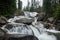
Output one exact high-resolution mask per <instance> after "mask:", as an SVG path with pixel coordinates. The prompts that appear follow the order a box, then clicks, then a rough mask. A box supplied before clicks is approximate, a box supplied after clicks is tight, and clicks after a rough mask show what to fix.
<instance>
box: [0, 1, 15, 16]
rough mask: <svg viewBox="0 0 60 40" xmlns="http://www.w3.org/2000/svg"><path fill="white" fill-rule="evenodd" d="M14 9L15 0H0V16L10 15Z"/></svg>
mask: <svg viewBox="0 0 60 40" xmlns="http://www.w3.org/2000/svg"><path fill="white" fill-rule="evenodd" d="M15 10H16V0H0V16H1V15H3V16H11V15H13V14H14V12H15Z"/></svg>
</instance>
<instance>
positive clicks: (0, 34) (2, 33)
mask: <svg viewBox="0 0 60 40" xmlns="http://www.w3.org/2000/svg"><path fill="white" fill-rule="evenodd" d="M5 34H6V32H5V31H4V30H2V29H1V28H0V40H3V39H4V38H5Z"/></svg>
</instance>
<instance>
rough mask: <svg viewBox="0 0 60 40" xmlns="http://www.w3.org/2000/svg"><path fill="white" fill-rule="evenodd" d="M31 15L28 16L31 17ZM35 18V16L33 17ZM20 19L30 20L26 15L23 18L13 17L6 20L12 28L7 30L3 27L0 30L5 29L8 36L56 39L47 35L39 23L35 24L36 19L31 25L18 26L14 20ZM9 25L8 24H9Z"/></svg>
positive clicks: (41, 39)
mask: <svg viewBox="0 0 60 40" xmlns="http://www.w3.org/2000/svg"><path fill="white" fill-rule="evenodd" d="M32 15H33V14H30V16H32ZM33 16H36V15H33ZM21 18H28V19H29V18H30V17H29V15H28V13H25V16H15V17H14V18H11V19H9V20H8V22H11V25H12V26H13V27H12V28H11V29H7V28H6V26H7V25H5V26H3V27H2V29H5V30H6V31H7V33H8V34H25V35H34V36H36V37H37V38H38V39H39V40H56V37H55V36H54V35H48V33H47V32H46V31H49V30H47V29H46V28H44V25H43V24H42V23H40V22H37V17H34V20H35V21H34V22H33V23H32V25H26V24H19V23H15V22H14V21H15V20H18V19H21ZM9 25H10V24H9Z"/></svg>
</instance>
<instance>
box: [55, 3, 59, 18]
mask: <svg viewBox="0 0 60 40" xmlns="http://www.w3.org/2000/svg"><path fill="white" fill-rule="evenodd" d="M59 17H60V4H58V5H57V6H56V10H55V12H54V18H59Z"/></svg>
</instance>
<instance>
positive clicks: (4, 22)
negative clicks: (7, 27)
mask: <svg viewBox="0 0 60 40" xmlns="http://www.w3.org/2000/svg"><path fill="white" fill-rule="evenodd" d="M6 23H7V19H6V18H5V17H3V16H1V17H0V25H1V26H2V25H4V24H6Z"/></svg>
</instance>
